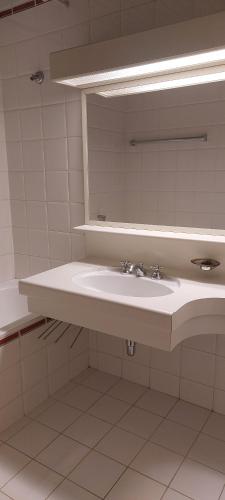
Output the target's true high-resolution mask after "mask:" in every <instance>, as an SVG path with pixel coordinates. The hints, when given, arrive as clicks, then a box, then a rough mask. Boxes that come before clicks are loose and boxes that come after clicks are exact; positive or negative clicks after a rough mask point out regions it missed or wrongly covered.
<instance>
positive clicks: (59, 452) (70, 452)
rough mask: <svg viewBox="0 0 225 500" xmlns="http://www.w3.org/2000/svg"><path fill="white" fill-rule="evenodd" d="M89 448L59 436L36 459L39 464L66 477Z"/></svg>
mask: <svg viewBox="0 0 225 500" xmlns="http://www.w3.org/2000/svg"><path fill="white" fill-rule="evenodd" d="M89 451H90V450H89V448H87V447H86V446H83V445H82V444H80V443H76V441H74V440H73V439H70V438H67V437H66V436H59V437H58V438H57V439H56V440H55V441H53V443H51V444H50V445H49V446H48V447H47V448H45V450H43V451H42V452H41V453H40V454H39V455H38V456H37V458H36V460H38V461H39V462H41V463H42V464H43V465H46V466H47V467H50V469H53V470H54V471H55V472H58V473H59V474H62V475H63V476H68V474H69V473H70V472H71V471H72V470H73V469H74V467H76V465H77V464H78V463H79V462H80V461H81V460H82V458H83V457H85V455H87V453H88V452H89Z"/></svg>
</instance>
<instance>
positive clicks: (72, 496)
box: [0, 479, 98, 500]
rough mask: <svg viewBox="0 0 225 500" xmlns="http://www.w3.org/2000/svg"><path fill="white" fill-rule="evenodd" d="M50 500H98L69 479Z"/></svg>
mask: <svg viewBox="0 0 225 500" xmlns="http://www.w3.org/2000/svg"><path fill="white" fill-rule="evenodd" d="M48 498H49V500H98V498H97V497H96V496H95V495H92V493H88V491H85V490H83V488H80V487H79V486H77V485H76V484H74V483H72V482H71V481H68V480H67V479H66V480H65V481H63V483H61V484H60V485H59V486H58V488H56V490H55V491H53V493H52V494H51V495H50V497H48ZM0 500H1V497H0Z"/></svg>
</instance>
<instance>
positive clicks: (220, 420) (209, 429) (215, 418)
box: [203, 413, 225, 441]
mask: <svg viewBox="0 0 225 500" xmlns="http://www.w3.org/2000/svg"><path fill="white" fill-rule="evenodd" d="M203 432H204V433H205V434H208V435H209V436H212V437H214V438H217V439H222V440H223V441H225V415H219V414H218V413H211V415H210V417H209V419H208V420H207V422H206V424H205V425H204V427H203Z"/></svg>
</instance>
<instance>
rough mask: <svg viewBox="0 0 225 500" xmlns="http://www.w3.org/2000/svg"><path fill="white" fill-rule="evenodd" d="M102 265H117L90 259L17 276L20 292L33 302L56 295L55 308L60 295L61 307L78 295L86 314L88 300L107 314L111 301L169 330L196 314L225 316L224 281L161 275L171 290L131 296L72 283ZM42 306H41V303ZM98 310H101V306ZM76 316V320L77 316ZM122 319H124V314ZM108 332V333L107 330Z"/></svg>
mask: <svg viewBox="0 0 225 500" xmlns="http://www.w3.org/2000/svg"><path fill="white" fill-rule="evenodd" d="M110 264H111V263H110ZM102 269H111V270H115V272H119V269H117V268H116V267H112V266H111V265H109V264H106V263H104V265H102V264H101V265H100V264H99V263H98V262H97V263H96V262H94V261H93V262H90V261H81V262H71V263H69V264H66V265H64V266H60V267H57V268H55V269H51V270H49V271H46V272H43V273H40V274H37V275H35V276H31V277H30V278H26V279H24V280H21V281H20V284H19V289H20V293H22V294H25V295H28V299H29V298H30V299H32V298H33V301H32V300H31V301H32V304H34V300H35V297H36V298H39V300H40V301H42V302H43V300H48V299H49V300H50V301H55V304H56V302H58V299H59V303H58V307H59V308H60V307H62V301H64V299H65V307H68V304H69V302H70V299H71V297H72V298H73V304H74V306H75V304H78V302H79V300H81V299H82V300H83V301H84V300H85V299H88V302H87V301H86V302H85V304H86V314H87V316H88V315H89V312H90V311H91V304H95V306H96V304H97V303H99V304H102V315H103V304H105V306H107V309H106V312H107V311H108V314H109V315H110V310H109V306H111V307H112V306H113V307H114V314H115V305H117V306H118V307H120V312H121V311H122V309H121V306H125V308H126V309H124V312H125V311H126V316H128V317H129V316H130V318H133V319H134V318H135V312H136V316H137V317H139V320H140V321H141V317H142V316H140V315H141V314H142V315H143V318H145V322H146V325H147V323H148V324H149V328H150V322H151V321H152V322H153V323H154V325H155V326H158V325H159V328H160V329H163V330H164V329H166V330H167V329H168V331H169V330H170V333H171V332H172V331H173V330H176V329H178V328H179V327H181V326H182V325H183V324H184V323H185V322H187V321H190V320H192V319H193V318H196V317H201V316H207V317H208V316H216V315H217V316H218V315H220V316H224V320H225V285H222V284H215V283H208V282H207V283H206V282H200V281H192V280H188V279H184V278H172V277H171V278H169V279H162V280H161V281H160V283H161V284H165V285H168V286H172V288H173V286H174V293H171V294H169V295H164V296H157V297H133V296H124V295H115V294H112V293H108V292H100V291H98V290H90V289H85V288H83V287H82V286H80V285H79V284H78V283H76V275H80V274H81V273H84V272H87V271H91V270H93V271H96V270H102ZM72 278H74V279H72ZM124 279H126V277H125V278H124ZM137 279H142V278H137ZM146 279H151V278H146ZM154 281H155V280H154ZM53 292H54V295H53ZM69 298H70V299H69ZM75 298H76V299H77V300H76V302H75V301H74V299H75ZM78 299H79V300H78ZM71 303H72V302H71ZM28 305H29V300H28ZM53 306H54V302H52V304H51V307H52V308H53V309H54V307H53ZM40 307H41V306H39V308H38V310H34V312H39V313H43V314H46V313H47V311H46V310H45V311H41V310H40ZM42 307H44V304H43V306H42ZM99 311H101V308H100V309H99ZM32 312H33V311H32ZM146 313H148V315H149V316H147V315H146ZM118 314H119V310H118ZM78 316H79V315H78ZM90 316H91V314H90ZM106 317H107V314H106ZM77 319H78V320H79V317H78V318H77ZM126 319H127V320H128V318H126ZM153 320H154V321H153ZM78 324H82V323H78ZM90 324H91V323H90ZM90 327H91V326H89V328H90ZM95 328H96V325H95V324H93V329H95ZM96 329H97V328H96ZM106 333H107V331H106ZM108 333H112V332H111V330H110V332H108ZM206 333H207V332H206ZM212 333H213V332H212ZM115 334H116V333H115ZM126 335H127V333H126ZM126 335H125V336H126Z"/></svg>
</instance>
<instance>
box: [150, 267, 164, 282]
mask: <svg viewBox="0 0 225 500" xmlns="http://www.w3.org/2000/svg"><path fill="white" fill-rule="evenodd" d="M150 269H152V275H151V278H153V279H156V280H161V279H162V278H163V274H162V273H161V271H162V269H164V267H163V266H160V265H159V264H153V265H152V266H150Z"/></svg>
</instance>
